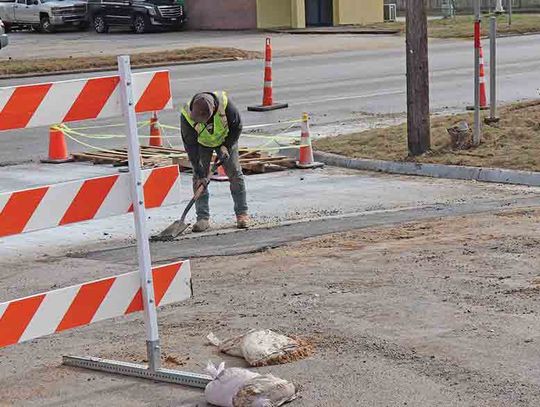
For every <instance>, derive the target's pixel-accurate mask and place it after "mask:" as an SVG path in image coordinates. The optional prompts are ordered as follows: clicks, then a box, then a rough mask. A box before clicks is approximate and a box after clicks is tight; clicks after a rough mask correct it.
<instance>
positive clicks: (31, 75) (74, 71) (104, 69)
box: [0, 57, 243, 79]
mask: <svg viewBox="0 0 540 407" xmlns="http://www.w3.org/2000/svg"><path fill="white" fill-rule="evenodd" d="M242 60H243V58H234V57H231V58H217V59H200V60H196V61H176V62H174V61H173V62H156V63H155V64H144V65H135V66H132V67H131V69H132V70H137V69H146V68H157V67H161V66H174V65H199V64H213V63H216V62H233V61H242ZM115 69H116V67H114V66H108V67H102V68H88V69H72V70H68V71H52V72H35V73H31V72H29V73H23V74H14V75H0V79H18V78H37V77H41V76H57V75H70V74H78V73H90V72H108V71H114V70H115Z"/></svg>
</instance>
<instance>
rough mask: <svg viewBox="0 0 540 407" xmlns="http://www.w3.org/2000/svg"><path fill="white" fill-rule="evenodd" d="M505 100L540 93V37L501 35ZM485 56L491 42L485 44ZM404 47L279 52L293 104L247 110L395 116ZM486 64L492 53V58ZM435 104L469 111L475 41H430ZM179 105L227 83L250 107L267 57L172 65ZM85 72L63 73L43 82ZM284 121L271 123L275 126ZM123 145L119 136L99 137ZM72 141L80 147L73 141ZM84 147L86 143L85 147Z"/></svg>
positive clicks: (340, 127) (17, 141) (16, 143)
mask: <svg viewBox="0 0 540 407" xmlns="http://www.w3.org/2000/svg"><path fill="white" fill-rule="evenodd" d="M498 44H499V49H498V55H499V90H498V96H499V100H500V101H501V102H510V101H514V100H519V99H525V98H534V97H537V96H538V88H539V87H540V81H538V74H537V72H538V71H539V70H540V59H538V57H537V50H538V49H539V47H540V36H538V35H531V36H522V37H507V38H501V39H499V42H498ZM484 46H485V49H486V55H487V54H488V52H487V47H488V44H487V43H485V44H484ZM404 57H405V55H404V47H401V46H400V47H399V48H390V49H382V50H376V51H374V50H360V51H348V52H341V53H332V54H322V55H321V54H315V55H309V56H293V57H278V58H276V59H275V61H274V76H275V87H274V92H275V99H276V100H278V101H283V102H288V103H289V104H290V107H289V109H286V110H280V111H276V112H271V113H248V112H245V113H244V120H245V122H246V123H247V124H258V123H268V122H276V121H279V120H286V119H291V118H298V117H300V114H301V112H303V111H308V112H310V113H311V114H312V117H313V124H314V125H315V130H316V133H318V134H323V135H324V134H334V133H337V132H350V131H354V130H356V129H364V128H366V126H371V125H377V124H381V123H384V122H386V121H388V120H395V118H396V117H398V118H399V117H403V113H404V112H405V110H406V98H405V62H404ZM486 63H487V58H486ZM430 65H431V67H430V77H431V107H432V111H433V112H435V113H445V112H453V111H459V110H463V109H464V108H465V106H466V105H468V104H470V103H471V100H472V79H473V77H472V47H471V44H470V43H469V42H465V41H444V42H443V41H437V42H434V43H432V44H431V47H430ZM170 70H171V73H172V87H173V94H174V100H175V103H176V104H180V103H182V102H183V101H184V100H186V99H188V98H189V97H190V95H192V94H193V93H195V92H197V91H202V90H214V89H225V90H227V91H228V92H229V93H230V95H231V96H232V98H233V100H234V101H235V102H236V103H237V104H238V106H239V107H240V108H241V109H242V110H243V111H245V109H246V107H247V106H248V105H251V104H257V103H259V102H260V99H261V87H262V62H261V61H257V60H252V61H237V62H230V63H216V64H207V65H188V66H173V67H171V68H170ZM76 77H80V75H64V76H55V77H46V78H39V81H40V82H41V81H49V80H62V79H72V78H76ZM34 82H36V80H35V79H19V80H11V81H0V85H1V86H7V85H13V84H21V83H34ZM161 120H162V122H165V123H167V124H176V122H177V121H178V115H177V113H176V112H173V111H169V112H163V114H162V115H161ZM277 130H278V128H273V129H270V131H271V132H275V131H277ZM47 134H48V133H47V130H46V129H44V128H42V129H32V130H25V131H17V132H10V133H6V134H4V135H3V137H2V140H1V141H0V162H2V163H9V162H21V161H26V160H31V159H35V158H37V157H38V156H40V155H41V156H42V155H44V154H45V153H46V146H47ZM113 144H115V145H117V144H118V140H114V141H112V142H111V141H109V142H100V145H103V146H105V145H109V146H110V145H113ZM73 148H76V147H75V146H73ZM78 149H79V150H81V149H82V150H84V149H85V148H84V147H82V148H81V147H79V148H78Z"/></svg>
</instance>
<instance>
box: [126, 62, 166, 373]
mask: <svg viewBox="0 0 540 407" xmlns="http://www.w3.org/2000/svg"><path fill="white" fill-rule="evenodd" d="M118 74H119V75H120V98H121V99H120V100H121V103H122V109H123V110H124V119H125V120H126V126H127V142H128V165H129V173H130V175H131V177H130V185H131V199H132V202H133V214H134V220H135V234H136V236H137V256H138V259H139V273H140V276H141V287H142V297H143V306H144V311H143V313H144V325H145V327H146V351H147V354H148V368H149V369H150V370H153V371H155V370H156V369H159V368H160V365H161V352H160V347H159V331H158V324H157V312H156V301H155V296H154V281H153V278H152V259H151V257H150V243H149V242H148V236H149V235H148V228H147V226H146V210H145V206H144V191H143V183H142V171H141V159H140V156H141V152H140V150H141V146H140V143H139V132H138V130H137V114H136V113H135V105H134V101H133V100H134V98H133V78H132V76H131V64H130V59H129V56H119V57H118Z"/></svg>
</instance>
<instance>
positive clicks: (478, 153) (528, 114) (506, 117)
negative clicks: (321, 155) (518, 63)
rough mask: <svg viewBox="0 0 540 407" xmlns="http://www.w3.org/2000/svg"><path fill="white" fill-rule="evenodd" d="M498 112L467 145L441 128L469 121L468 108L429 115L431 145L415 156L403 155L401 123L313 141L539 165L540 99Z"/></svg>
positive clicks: (347, 150)
mask: <svg viewBox="0 0 540 407" xmlns="http://www.w3.org/2000/svg"><path fill="white" fill-rule="evenodd" d="M500 117H501V121H500V122H499V123H497V124H494V125H489V126H488V125H483V129H482V130H483V136H482V137H483V139H482V143H481V144H480V146H478V147H476V148H473V149H470V150H452V148H451V147H450V137H449V135H448V133H447V131H446V129H447V128H449V127H451V126H452V125H454V124H456V123H458V122H459V121H461V120H466V121H467V122H468V123H469V125H470V126H471V127H472V123H473V119H472V114H460V115H453V116H444V117H434V118H433V119H432V122H431V129H432V132H431V145H432V148H431V151H430V152H428V153H426V154H424V155H423V156H420V157H415V158H413V157H408V151H407V129H406V125H405V124H403V125H398V126H391V127H386V128H381V129H373V130H368V131H365V132H362V133H356V134H348V135H343V136H338V137H332V138H324V139H320V140H317V141H315V142H314V146H315V148H316V149H317V150H321V151H326V152H330V153H335V154H341V155H345V156H348V157H354V158H374V159H380V160H394V161H403V160H407V161H417V162H423V163H439V164H453V165H470V166H482V167H498V168H512V169H520V170H533V171H540V101H534V102H525V103H518V104H514V105H508V106H506V107H503V108H502V109H501V110H500Z"/></svg>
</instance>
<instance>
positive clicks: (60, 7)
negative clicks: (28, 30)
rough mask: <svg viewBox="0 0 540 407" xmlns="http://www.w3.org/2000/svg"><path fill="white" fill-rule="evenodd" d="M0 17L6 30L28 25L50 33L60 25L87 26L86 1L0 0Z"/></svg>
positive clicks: (83, 27) (82, 27)
mask: <svg viewBox="0 0 540 407" xmlns="http://www.w3.org/2000/svg"><path fill="white" fill-rule="evenodd" d="M0 19H1V20H2V21H4V25H5V27H6V31H9V30H10V29H12V28H14V27H21V26H22V27H28V26H30V27H32V28H34V29H35V30H37V31H41V32H47V33H50V32H54V31H55V28H56V27H60V26H70V25H71V26H77V27H79V28H81V29H85V28H86V27H87V26H88V20H87V18H86V3H85V2H82V1H77V0H0Z"/></svg>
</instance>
